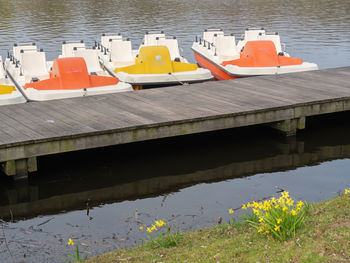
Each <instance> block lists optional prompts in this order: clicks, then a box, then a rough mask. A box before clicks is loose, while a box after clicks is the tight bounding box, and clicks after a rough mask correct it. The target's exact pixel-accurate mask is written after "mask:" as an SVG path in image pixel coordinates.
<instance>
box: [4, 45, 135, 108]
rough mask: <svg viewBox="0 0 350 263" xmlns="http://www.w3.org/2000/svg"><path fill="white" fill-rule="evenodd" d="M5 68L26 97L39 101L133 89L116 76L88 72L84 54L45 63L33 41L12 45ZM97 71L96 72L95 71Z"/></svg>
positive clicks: (43, 55) (41, 52)
mask: <svg viewBox="0 0 350 263" xmlns="http://www.w3.org/2000/svg"><path fill="white" fill-rule="evenodd" d="M5 66H6V70H7V71H8V73H9V76H10V77H11V78H12V80H13V82H14V83H15V84H16V86H17V88H19V89H21V90H22V91H23V93H24V94H25V96H26V97H27V100H34V101H42V100H52V99H63V98H72V97H81V96H89V95H97V94H106V93H115V92H122V91H128V90H132V88H131V85H130V84H127V83H123V82H120V81H119V80H118V79H117V78H114V77H107V76H99V75H97V74H89V72H88V68H87V63H86V62H85V59H84V58H83V56H77V57H61V58H58V59H55V60H54V61H53V62H47V61H46V56H45V52H43V51H42V50H38V49H37V47H36V45H35V44H24V45H14V47H13V54H12V55H10V56H9V58H7V59H6V63H5ZM95 73H96V72H95Z"/></svg>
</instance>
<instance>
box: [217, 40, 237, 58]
mask: <svg viewBox="0 0 350 263" xmlns="http://www.w3.org/2000/svg"><path fill="white" fill-rule="evenodd" d="M215 42H216V54H217V56H218V57H219V58H220V57H221V58H224V57H225V58H231V59H233V58H234V57H237V58H239V52H238V50H237V47H236V39H235V37H234V36H219V37H217V38H216V40H215Z"/></svg>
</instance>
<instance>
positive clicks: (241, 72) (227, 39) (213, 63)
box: [192, 28, 318, 80]
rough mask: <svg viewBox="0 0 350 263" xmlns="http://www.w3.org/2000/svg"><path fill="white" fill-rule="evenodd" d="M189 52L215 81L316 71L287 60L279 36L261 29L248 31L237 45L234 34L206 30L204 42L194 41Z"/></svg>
mask: <svg viewBox="0 0 350 263" xmlns="http://www.w3.org/2000/svg"><path fill="white" fill-rule="evenodd" d="M192 50H193V51H194V57H195V59H196V61H197V62H198V64H199V65H200V66H201V67H203V68H207V69H209V70H210V71H211V73H212V74H213V75H214V77H215V78H216V79H218V80H225V79H235V78H241V77H251V76H259V75H275V74H284V73H292V72H302V71H309V70H317V69H318V66H317V64H315V63H309V62H303V60H302V59H300V58H294V57H290V56H289V54H288V53H286V52H285V51H282V47H281V40H280V36H279V35H278V33H273V34H269V33H266V32H265V30H264V29H263V28H262V29H247V30H246V31H245V34H244V38H242V40H240V41H239V42H238V43H237V45H236V40H235V36H234V35H233V34H231V35H229V36H227V35H224V32H223V31H222V30H220V29H219V30H218V29H212V30H210V29H207V30H205V31H204V33H203V39H202V38H200V39H199V40H198V38H197V37H196V41H195V42H194V43H193V45H192Z"/></svg>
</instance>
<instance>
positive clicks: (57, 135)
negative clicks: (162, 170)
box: [0, 67, 350, 178]
mask: <svg viewBox="0 0 350 263" xmlns="http://www.w3.org/2000/svg"><path fill="white" fill-rule="evenodd" d="M347 110H350V67H343V68H336V69H326V70H319V71H312V72H303V73H293V74H285V75H275V76H262V77H254V78H244V79H237V80H229V81H218V82H207V83H202V84H195V85H184V86H177V87H168V88H160V89H151V90H142V91H135V92H124V93H117V94H108V95H99V96H91V97H82V98H73V99H64V100H54V101H47V102H30V103H26V104H17V105H8V106H1V107H0V163H3V165H2V168H3V171H4V172H5V173H6V174H7V175H15V178H23V177H26V176H27V174H28V172H32V171H36V170H37V165H36V157H38V156H43V155H49V154H56V153H63V152H69V151H77V150H84V149H90V148H96V147H104V146H110V145H117V144H124V143H130V142H138V141H144V140H151V139H158V138H166V137H172V136H179V135H186V134H193V133H200V132H207V131H214V130H220V129H228V128H234V127H243V126H249V125H256V124H269V125H271V126H272V127H275V128H277V129H279V130H280V131H282V132H284V133H285V134H286V135H295V133H296V131H297V130H298V129H303V128H305V119H306V117H308V116H313V115H320V114H326V113H334V112H340V111H347Z"/></svg>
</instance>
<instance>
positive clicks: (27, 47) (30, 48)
mask: <svg viewBox="0 0 350 263" xmlns="http://www.w3.org/2000/svg"><path fill="white" fill-rule="evenodd" d="M21 50H23V51H32V52H36V51H37V50H38V49H37V47H36V45H23V46H13V56H14V57H15V58H16V59H18V60H19V61H21Z"/></svg>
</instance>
